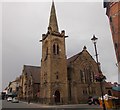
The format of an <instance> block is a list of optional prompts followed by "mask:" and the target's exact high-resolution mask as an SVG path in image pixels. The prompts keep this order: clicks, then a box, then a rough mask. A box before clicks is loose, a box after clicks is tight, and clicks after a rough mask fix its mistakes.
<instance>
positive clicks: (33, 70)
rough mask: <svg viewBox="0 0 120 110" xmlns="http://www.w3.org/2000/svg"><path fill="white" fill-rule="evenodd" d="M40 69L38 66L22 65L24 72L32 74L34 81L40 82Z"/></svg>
mask: <svg viewBox="0 0 120 110" xmlns="http://www.w3.org/2000/svg"><path fill="white" fill-rule="evenodd" d="M40 70H41V67H39V66H30V65H24V72H25V73H26V74H27V75H29V76H30V75H32V77H33V81H34V83H40Z"/></svg>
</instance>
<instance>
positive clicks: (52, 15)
mask: <svg viewBox="0 0 120 110" xmlns="http://www.w3.org/2000/svg"><path fill="white" fill-rule="evenodd" d="M49 28H51V29H52V31H55V32H58V31H59V30H58V23H57V17H56V12H55V5H54V1H52V7H51V13H50V19H49Z"/></svg>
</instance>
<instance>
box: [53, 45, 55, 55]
mask: <svg viewBox="0 0 120 110" xmlns="http://www.w3.org/2000/svg"><path fill="white" fill-rule="evenodd" d="M53 53H54V54H55V44H54V45H53Z"/></svg>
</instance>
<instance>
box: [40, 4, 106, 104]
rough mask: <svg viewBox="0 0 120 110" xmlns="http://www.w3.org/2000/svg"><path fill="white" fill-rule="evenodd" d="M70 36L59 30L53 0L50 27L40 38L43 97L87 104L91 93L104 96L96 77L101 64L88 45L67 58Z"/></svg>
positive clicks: (55, 100)
mask: <svg viewBox="0 0 120 110" xmlns="http://www.w3.org/2000/svg"><path fill="white" fill-rule="evenodd" d="M66 37H67V36H66V35H65V31H64V30H62V31H61V32H59V28H58V23H57V16H56V10H55V5H54V2H52V7H51V12H50V18H49V25H48V30H47V33H46V34H42V39H41V40H40V42H41V43H42V59H41V73H40V98H41V100H42V102H43V103H46V104H54V103H60V104H68V103H76V104H77V103H84V102H87V99H88V97H89V96H101V91H100V84H99V82H96V80H95V74H96V73H98V67H97V63H96V62H95V60H94V59H93V58H92V56H91V55H90V54H89V52H88V51H87V48H86V47H85V46H84V47H83V50H82V51H81V52H78V54H76V55H74V56H72V57H70V58H68V59H67V56H66V46H65V38H66ZM103 89H104V90H105V88H103Z"/></svg>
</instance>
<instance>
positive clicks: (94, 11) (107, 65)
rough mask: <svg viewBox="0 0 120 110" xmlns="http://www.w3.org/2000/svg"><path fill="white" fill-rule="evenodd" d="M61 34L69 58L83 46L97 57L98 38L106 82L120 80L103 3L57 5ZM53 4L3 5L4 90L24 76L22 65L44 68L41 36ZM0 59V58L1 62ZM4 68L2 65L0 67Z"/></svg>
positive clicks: (45, 28)
mask: <svg viewBox="0 0 120 110" xmlns="http://www.w3.org/2000/svg"><path fill="white" fill-rule="evenodd" d="M50 1H51V0H50ZM55 7H56V14H57V20H58V26H59V31H61V30H63V29H64V30H65V31H66V35H68V36H69V37H68V38H67V39H66V51H67V57H71V56H72V55H75V54H77V53H79V52H81V51H82V49H83V47H84V45H85V46H86V47H87V50H88V51H89V53H90V54H91V55H92V57H93V58H95V53H94V46H93V43H92V41H91V38H92V36H93V34H95V35H96V37H97V38H98V42H97V49H98V54H99V61H100V62H101V68H102V72H103V74H104V75H106V77H107V81H111V82H116V81H118V76H117V74H118V72H117V67H116V57H115V52H114V47H113V42H112V35H111V31H110V26H109V21H108V18H107V16H106V12H105V10H106V9H104V8H103V3H102V0H101V2H85V3H83V2H55ZM50 9H51V2H3V3H2V67H0V68H2V88H3V89H4V88H5V87H6V86H7V85H8V84H9V82H10V81H13V80H15V78H16V77H18V76H19V75H21V74H22V69H23V65H32V66H40V65H41V62H40V61H41V55H42V50H41V47H42V45H41V43H40V42H39V40H40V39H41V38H42V34H44V33H46V32H47V27H48V21H49V15H50ZM0 60H1V59H0ZM0 66H1V65H0Z"/></svg>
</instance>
